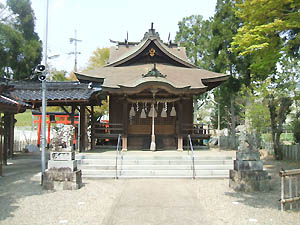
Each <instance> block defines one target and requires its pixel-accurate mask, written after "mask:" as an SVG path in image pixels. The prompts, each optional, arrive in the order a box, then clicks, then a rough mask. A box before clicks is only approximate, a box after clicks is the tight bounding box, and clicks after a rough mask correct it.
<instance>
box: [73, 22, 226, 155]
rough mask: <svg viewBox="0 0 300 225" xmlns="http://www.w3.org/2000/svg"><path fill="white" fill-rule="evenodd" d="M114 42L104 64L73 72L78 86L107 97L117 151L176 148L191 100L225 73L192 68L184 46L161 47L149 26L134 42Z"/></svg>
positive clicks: (189, 127)
mask: <svg viewBox="0 0 300 225" xmlns="http://www.w3.org/2000/svg"><path fill="white" fill-rule="evenodd" d="M116 43H117V45H116V46H114V47H112V48H111V49H110V58H109V62H108V64H107V65H106V66H104V67H102V68H99V69H95V70H91V71H85V72H77V73H76V76H77V78H78V79H79V81H80V82H81V83H90V82H92V83H93V84H96V83H97V84H100V85H101V88H102V91H101V94H102V95H107V96H109V123H110V125H109V126H110V128H111V135H113V134H115V135H116V134H117V133H120V132H121V134H122V148H123V150H127V149H151V150H156V149H178V150H182V149H183V139H184V138H185V137H186V136H187V135H188V134H190V133H193V128H194V125H193V96H194V95H199V94H202V93H204V92H207V91H209V90H211V89H213V88H214V87H216V86H218V85H220V84H221V83H222V82H223V81H225V80H226V79H227V78H228V75H225V74H219V73H214V72H210V71H207V70H203V69H199V68H197V67H196V66H195V65H193V64H192V63H190V62H189V61H188V59H187V56H186V52H185V48H184V47H180V46H178V45H177V44H174V43H171V42H169V43H164V42H163V41H162V40H161V39H160V37H159V34H158V33H157V32H155V30H154V29H153V24H152V27H151V29H149V31H148V32H146V33H145V35H144V38H143V39H142V40H141V41H140V42H128V41H127V40H126V41H125V42H116ZM113 126H120V127H121V129H118V128H117V127H116V128H115V129H114V127H113ZM201 135H203V136H202V138H203V139H205V138H208V136H207V135H205V133H201V134H200V135H198V137H200V138H201ZM95 137H97V136H95ZM99 137H103V136H101V135H100V136H99ZM111 137H113V136H111Z"/></svg>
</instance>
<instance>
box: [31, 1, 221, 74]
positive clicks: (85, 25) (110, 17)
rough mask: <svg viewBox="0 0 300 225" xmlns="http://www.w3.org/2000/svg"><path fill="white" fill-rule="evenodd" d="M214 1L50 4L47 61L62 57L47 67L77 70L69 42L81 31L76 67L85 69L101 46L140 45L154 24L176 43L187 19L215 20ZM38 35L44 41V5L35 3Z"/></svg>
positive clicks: (50, 61) (162, 36)
mask: <svg viewBox="0 0 300 225" xmlns="http://www.w3.org/2000/svg"><path fill="white" fill-rule="evenodd" d="M215 4H216V0H183V1H176V0H173V1H169V0H165V1H163V0H151V1H150V0H148V1H143V0H110V1H103V0H49V29H48V56H52V55H57V54H58V55H60V56H59V57H57V58H55V59H51V60H49V63H50V64H51V65H52V66H54V67H55V68H57V69H63V70H66V71H68V72H70V71H72V70H73V68H74V55H68V54H67V53H69V52H74V44H70V38H73V37H74V33H75V30H77V39H80V40H82V42H79V43H78V51H79V52H81V54H80V55H78V67H79V70H80V68H81V69H82V68H84V67H85V66H86V64H87V62H88V59H89V57H90V56H91V55H92V52H93V51H94V50H95V49H96V48H97V47H100V48H102V47H109V46H111V45H112V43H110V42H109V39H112V40H119V41H123V40H124V39H125V37H126V33H127V31H128V34H129V35H128V36H129V41H140V40H141V39H142V37H143V35H144V33H145V32H146V31H147V30H148V29H149V28H150V24H151V22H153V23H154V28H155V29H156V31H158V32H159V34H160V37H161V39H162V40H164V41H166V40H167V39H168V35H169V32H170V33H171V39H174V37H175V35H176V31H178V22H179V21H180V20H182V18H184V17H186V16H190V15H193V14H199V15H202V16H203V17H204V18H205V19H208V18H209V17H210V16H213V14H214V10H215ZM32 8H33V10H34V12H35V16H36V31H37V32H38V34H39V36H40V38H41V39H42V40H45V20H46V0H32Z"/></svg>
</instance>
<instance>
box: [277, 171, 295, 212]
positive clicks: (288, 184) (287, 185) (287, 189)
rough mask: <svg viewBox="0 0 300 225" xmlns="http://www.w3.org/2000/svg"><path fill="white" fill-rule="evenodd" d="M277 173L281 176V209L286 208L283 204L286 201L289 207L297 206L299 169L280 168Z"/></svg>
mask: <svg viewBox="0 0 300 225" xmlns="http://www.w3.org/2000/svg"><path fill="white" fill-rule="evenodd" d="M279 175H280V177H281V200H280V201H281V211H284V210H285V209H286V207H285V205H286V204H287V203H288V204H289V206H290V207H289V208H290V209H293V208H298V207H299V201H300V192H299V190H300V188H299V181H300V179H299V176H300V169H294V170H285V171H284V170H282V171H280V172H279Z"/></svg>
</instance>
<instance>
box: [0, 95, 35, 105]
mask: <svg viewBox="0 0 300 225" xmlns="http://www.w3.org/2000/svg"><path fill="white" fill-rule="evenodd" d="M6 95H8V96H9V94H6ZM6 95H5V94H1V95H0V104H2V105H11V106H21V107H25V108H30V107H31V106H30V105H28V104H27V103H25V102H23V101H20V100H17V99H14V98H13V97H12V96H9V97H7V96H6Z"/></svg>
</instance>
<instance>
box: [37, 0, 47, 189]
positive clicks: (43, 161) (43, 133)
mask: <svg viewBox="0 0 300 225" xmlns="http://www.w3.org/2000/svg"><path fill="white" fill-rule="evenodd" d="M48 11H49V0H47V7H46V35H45V36H46V37H45V48H44V63H45V66H44V71H43V68H41V71H42V76H40V78H39V79H40V80H41V81H42V146H41V147H42V154H41V161H42V165H41V166H42V177H41V181H42V184H43V181H44V175H45V170H46V154H45V146H46V107H47V99H46V90H47V87H46V76H47V73H48V65H47V57H48V55H47V54H48V49H47V48H48Z"/></svg>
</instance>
